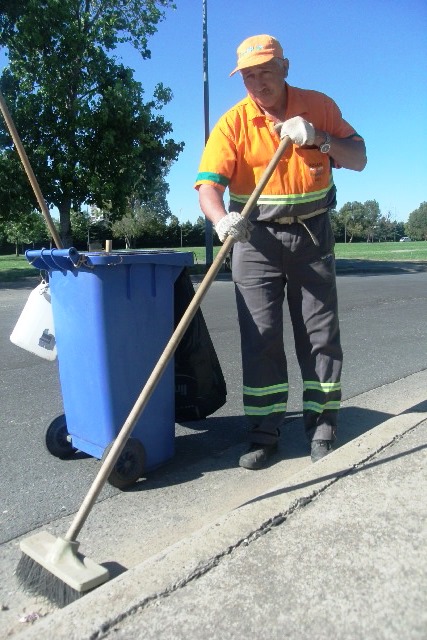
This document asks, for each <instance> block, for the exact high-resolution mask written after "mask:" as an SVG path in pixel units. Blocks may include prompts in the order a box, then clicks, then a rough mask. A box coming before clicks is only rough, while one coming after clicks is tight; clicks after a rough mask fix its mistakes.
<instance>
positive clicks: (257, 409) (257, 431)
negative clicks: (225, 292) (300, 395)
mask: <svg viewBox="0 0 427 640" xmlns="http://www.w3.org/2000/svg"><path fill="white" fill-rule="evenodd" d="M266 256H268V259H267V258H266ZM233 280H234V282H235V286H236V303H237V311H238V317H239V324H240V334H241V349H242V368H243V403H244V410H245V415H246V417H247V419H248V421H249V424H250V425H251V431H250V434H249V439H250V441H251V442H256V443H260V444H272V443H274V442H276V441H277V438H278V435H279V428H280V426H281V425H282V423H283V419H284V416H285V413H286V403H287V399H288V377H287V365H286V357H285V352H284V345H283V300H284V287H285V279H284V277H283V274H282V260H281V246H280V244H279V245H278V244H277V241H276V240H275V238H274V237H273V236H271V234H270V233H269V232H268V230H267V229H266V228H265V227H263V226H258V225H255V228H254V230H253V232H252V235H251V240H250V242H248V243H244V244H242V243H236V245H235V246H234V248H233Z"/></svg>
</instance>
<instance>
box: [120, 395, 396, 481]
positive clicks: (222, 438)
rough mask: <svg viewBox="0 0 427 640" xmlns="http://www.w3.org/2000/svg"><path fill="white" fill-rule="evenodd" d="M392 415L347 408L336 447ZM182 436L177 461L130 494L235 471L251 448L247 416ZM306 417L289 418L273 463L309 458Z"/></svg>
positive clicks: (189, 427)
mask: <svg viewBox="0 0 427 640" xmlns="http://www.w3.org/2000/svg"><path fill="white" fill-rule="evenodd" d="M391 417H392V415H391V414H388V413H384V412H381V411H374V410H370V409H361V408H359V407H344V408H342V409H341V413H340V424H341V425H342V426H341V427H340V428H339V431H338V439H337V442H336V447H340V446H342V445H343V444H345V443H346V442H349V441H350V440H353V439H354V438H357V437H358V436H360V435H362V434H363V433H365V432H367V431H369V430H370V429H373V428H374V427H376V426H378V425H379V424H381V423H382V422H384V421H385V420H388V419H389V418H391ZM184 427H186V428H185V429H184V432H183V434H182V435H179V436H178V437H177V438H176V440H175V456H174V458H173V459H172V460H171V461H170V462H168V463H167V464H165V465H163V466H162V467H160V468H159V469H157V470H154V471H152V472H151V473H149V474H147V476H146V477H145V478H144V479H142V480H141V481H140V482H138V483H136V484H135V485H133V486H131V487H129V488H127V489H126V491H129V492H133V491H147V490H150V488H153V489H154V488H155V489H158V488H159V487H162V486H171V485H178V484H184V483H186V482H190V481H193V480H195V479H197V478H200V477H201V476H203V475H204V474H205V473H207V472H212V471H220V470H222V469H232V468H235V467H237V466H238V458H239V456H240V455H241V454H242V453H243V450H244V449H245V448H246V446H247V437H246V436H247V427H246V421H245V418H244V416H231V417H217V418H216V417H210V418H207V419H206V420H201V421H195V422H191V423H186V424H185V425H184ZM309 452H310V448H309V443H308V442H307V439H306V437H305V433H304V426H303V421H302V416H301V414H300V413H294V414H291V415H289V416H288V417H287V419H286V421H285V424H284V426H283V428H282V433H281V438H280V446H279V451H278V453H277V455H276V456H275V457H274V459H273V460H272V464H274V463H275V462H278V461H279V460H282V459H294V458H303V457H306V456H308V455H309Z"/></svg>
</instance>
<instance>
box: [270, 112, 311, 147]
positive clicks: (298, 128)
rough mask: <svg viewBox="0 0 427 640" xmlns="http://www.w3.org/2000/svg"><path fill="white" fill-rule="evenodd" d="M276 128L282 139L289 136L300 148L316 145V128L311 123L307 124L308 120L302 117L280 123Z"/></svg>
mask: <svg viewBox="0 0 427 640" xmlns="http://www.w3.org/2000/svg"><path fill="white" fill-rule="evenodd" d="M274 128H275V129H276V131H277V133H278V134H279V136H280V138H281V139H282V138H284V137H285V136H288V137H289V138H290V139H291V140H292V142H293V143H294V144H296V145H298V146H299V147H301V146H302V145H304V144H308V145H311V144H314V138H315V136H316V132H315V130H314V127H313V125H312V124H311V122H307V120H304V118H301V116H295V117H294V118H289V120H285V122H279V123H278V124H276V125H275V127H274Z"/></svg>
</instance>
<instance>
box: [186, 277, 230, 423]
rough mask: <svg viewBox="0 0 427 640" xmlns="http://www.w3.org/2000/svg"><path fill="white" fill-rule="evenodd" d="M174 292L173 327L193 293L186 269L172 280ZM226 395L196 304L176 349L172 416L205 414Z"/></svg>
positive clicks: (220, 405) (190, 416)
mask: <svg viewBox="0 0 427 640" xmlns="http://www.w3.org/2000/svg"><path fill="white" fill-rule="evenodd" d="M174 294H175V327H176V326H177V325H178V323H179V321H180V320H181V318H182V316H183V315H184V313H185V311H186V310H187V308H188V306H189V304H190V302H191V300H192V298H193V296H194V287H193V283H192V282H191V279H190V274H189V271H188V269H184V270H183V271H182V272H181V274H180V276H179V277H178V279H177V280H176V281H175V288H174ZM226 399H227V386H226V384H225V380H224V376H223V374H222V369H221V365H220V363H219V360H218V357H217V355H216V351H215V348H214V346H213V343H212V340H211V337H210V335H209V331H208V328H207V326H206V322H205V319H204V317H203V313H202V310H201V309H200V308H199V309H198V310H197V312H196V314H195V316H194V318H193V319H192V321H191V323H190V325H189V327H188V329H187V331H186V332H185V334H184V336H183V338H182V340H181V342H180V344H179V345H178V348H177V350H176V351H175V420H176V421H177V422H187V421H189V420H200V419H202V418H206V416H209V415H211V414H212V413H214V412H215V411H216V410H217V409H219V408H220V407H222V406H223V405H224V404H225V402H226Z"/></svg>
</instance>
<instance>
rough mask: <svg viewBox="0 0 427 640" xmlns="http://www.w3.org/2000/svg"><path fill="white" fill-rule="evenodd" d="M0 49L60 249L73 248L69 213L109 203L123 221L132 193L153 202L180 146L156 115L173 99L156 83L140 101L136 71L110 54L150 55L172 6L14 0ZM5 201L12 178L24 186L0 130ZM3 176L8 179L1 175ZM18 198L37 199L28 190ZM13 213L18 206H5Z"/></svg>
mask: <svg viewBox="0 0 427 640" xmlns="http://www.w3.org/2000/svg"><path fill="white" fill-rule="evenodd" d="M2 5H3V6H2V10H1V11H0V45H3V46H5V47H6V49H7V52H8V56H9V67H7V68H6V69H5V70H4V72H3V74H2V77H1V78H0V85H1V89H2V92H3V94H4V95H5V99H6V101H7V103H8V105H9V110H10V111H11V113H12V117H13V118H14V121H15V124H16V127H17V129H18V132H19V133H20V137H21V138H22V141H23V144H24V147H25V149H26V151H27V154H28V156H29V159H30V163H31V165H32V167H33V170H34V172H35V174H36V176H37V179H38V181H39V183H40V187H41V191H42V193H43V195H44V198H45V200H46V202H47V203H48V205H49V206H51V207H52V206H55V207H57V209H58V210H59V214H60V225H61V236H62V240H63V242H64V245H65V246H67V245H69V244H70V243H71V225H70V214H71V210H72V209H74V210H75V211H78V210H80V209H81V205H82V204H84V203H86V204H89V205H96V206H97V207H99V208H101V209H102V208H104V207H105V206H106V205H107V204H109V205H110V207H111V211H112V214H111V215H112V218H114V219H118V218H120V217H121V216H122V215H124V213H125V211H126V208H127V203H128V198H129V194H130V193H136V195H137V196H138V197H139V199H140V200H141V201H144V202H146V203H148V202H150V200H151V199H152V198H153V196H154V195H155V194H154V189H155V186H158V184H159V180H160V181H161V182H164V178H165V175H166V174H167V171H168V170H169V168H170V165H171V163H172V162H174V161H175V160H176V158H177V156H178V154H179V153H180V151H181V150H182V148H183V144H182V143H176V142H174V141H173V140H172V139H170V138H168V137H167V136H168V134H169V133H170V132H171V124H170V123H169V122H166V121H165V120H164V118H163V117H162V116H161V115H160V114H159V111H160V110H161V109H162V108H163V106H164V105H165V104H167V103H168V102H170V100H171V99H172V93H171V91H170V90H169V89H167V88H166V87H164V86H163V85H162V84H161V83H159V84H158V85H157V87H156V89H155V91H154V95H153V98H152V99H151V100H150V101H148V102H146V103H144V102H143V94H144V91H143V88H142V86H141V84H140V83H138V82H136V81H135V80H134V79H133V72H132V70H131V69H129V68H127V67H125V66H123V65H122V64H119V63H118V62H117V60H116V58H115V57H114V55H113V54H112V52H113V51H114V50H115V49H116V47H117V46H118V45H119V44H120V43H126V42H128V43H131V44H132V45H133V46H134V48H135V49H136V50H137V51H138V52H139V54H140V55H141V56H142V57H143V58H149V57H150V55H151V54H150V50H149V49H148V37H149V36H150V35H152V34H153V33H155V32H156V26H157V24H158V23H159V22H160V21H161V20H162V19H163V18H164V9H165V8H166V7H173V6H174V5H173V4H172V3H171V2H170V0H132V2H123V1H122V0H61V2H58V0H17V1H13V2H12V1H11V0H7V2H3V3H2ZM0 163H1V165H2V167H6V168H7V171H5V173H4V174H2V175H0V203H2V202H3V201H4V200H5V199H6V195H5V193H4V192H5V191H7V189H8V187H9V184H8V181H9V180H10V177H11V176H14V184H15V185H16V188H18V186H19V185H22V169H20V171H19V172H18V167H17V163H16V158H15V152H14V150H13V149H12V145H11V141H10V139H9V136H8V135H7V134H6V132H5V129H4V128H3V129H2V126H1V125H0ZM4 176H7V178H6V177H4ZM19 193H20V198H27V199H31V202H32V204H34V200H33V199H32V198H33V197H32V195H30V192H29V191H28V189H26V190H25V192H24V187H23V185H22V188H20V190H19ZM7 211H8V215H9V216H10V215H11V212H12V210H11V209H8V210H7Z"/></svg>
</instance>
